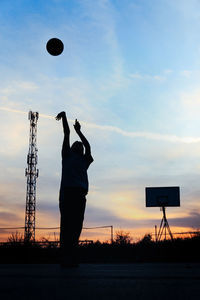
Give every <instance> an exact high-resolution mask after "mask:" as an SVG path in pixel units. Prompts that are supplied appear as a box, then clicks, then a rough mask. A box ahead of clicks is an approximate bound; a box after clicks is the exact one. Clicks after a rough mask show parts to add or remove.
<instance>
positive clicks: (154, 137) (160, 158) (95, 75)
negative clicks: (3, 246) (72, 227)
mask: <svg viewBox="0 0 200 300" xmlns="http://www.w3.org/2000/svg"><path fill="white" fill-rule="evenodd" d="M199 31H200V2H199V1H198V0H190V1H187V0H176V1H174V0H152V1H147V0H140V1H139V0H123V1H120V0H97V1H93V0H81V1H78V0H76V1H75V0H48V1H42V0H29V1H25V0H18V1H15V0H1V3H0V44H1V47H0V70H1V72H0V127H1V130H0V139H1V147H0V168H1V173H0V228H3V227H23V226H24V222H25V198H26V178H25V176H24V173H25V171H24V170H25V168H26V156H27V153H28V139H29V121H28V118H27V115H28V111H29V110H32V111H38V112H39V114H40V117H39V120H38V137H37V146H38V168H39V171H40V173H39V178H38V180H37V206H36V227H58V226H59V209H58V195H59V185H60V178H61V146H62V139H63V132H62V126H61V123H60V122H57V121H56V120H55V119H54V118H53V117H54V116H56V115H57V113H59V112H60V111H63V110H64V111H66V114H67V117H68V118H69V120H70V122H69V124H70V128H71V142H73V141H75V140H77V136H76V134H75V132H74V129H73V120H75V119H76V118H77V119H78V120H79V121H80V123H81V124H82V132H83V133H84V134H85V135H86V137H87V138H88V140H89V142H90V144H91V149H92V155H93V157H94V162H93V163H92V165H91V166H90V168H89V171H88V176H89V181H90V191H89V193H88V196H87V208H86V213H85V220H84V227H95V226H106V225H113V226H114V230H115V232H116V231H117V230H125V231H126V232H130V234H131V236H132V238H133V239H138V238H140V237H141V236H143V235H144V234H146V233H151V232H152V233H153V232H154V226H155V225H157V226H159V224H160V221H161V218H162V213H161V211H160V210H159V208H146V207H145V187H154V186H180V196H181V206H180V207H169V208H167V218H168V221H169V224H170V227H171V230H172V232H185V231H191V230H192V231H194V230H197V229H198V228H199V223H200V203H199V197H200V187H199V182H200V133H199V129H200V118H199V116H200V87H199V80H200V36H199ZM53 37H57V38H59V39H61V40H62V41H63V43H64V51H63V53H62V54H61V55H59V56H57V57H54V56H51V55H49V54H48V52H47V51H46V43H47V41H48V40H49V39H50V38H53ZM54 231H55V230H54ZM86 231H87V230H86ZM86 231H83V235H82V236H84V234H87V238H93V239H95V238H102V237H103V238H104V239H108V238H109V229H108V231H106V230H91V231H87V233H86ZM8 234H10V231H8V230H4V229H0V240H5V239H6V237H7V236H8ZM52 234H53V231H40V232H39V231H37V232H36V236H38V237H39V236H44V235H45V236H47V235H49V236H50V237H51V238H52ZM57 234H58V232H57V233H56V235H57Z"/></svg>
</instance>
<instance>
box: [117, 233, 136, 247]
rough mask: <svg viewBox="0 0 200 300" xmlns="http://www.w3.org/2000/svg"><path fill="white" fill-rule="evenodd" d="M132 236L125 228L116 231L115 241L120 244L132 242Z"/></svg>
mask: <svg viewBox="0 0 200 300" xmlns="http://www.w3.org/2000/svg"><path fill="white" fill-rule="evenodd" d="M131 240H132V238H131V237H130V233H129V232H125V231H123V230H119V231H116V233H115V239H114V243H115V244H118V245H127V244H130V243H131Z"/></svg>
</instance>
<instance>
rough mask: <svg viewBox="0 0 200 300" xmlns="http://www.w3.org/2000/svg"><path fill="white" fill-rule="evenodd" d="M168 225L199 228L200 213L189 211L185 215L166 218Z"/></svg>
mask: <svg viewBox="0 0 200 300" xmlns="http://www.w3.org/2000/svg"><path fill="white" fill-rule="evenodd" d="M168 220H169V224H170V226H177V227H190V228H194V229H199V228H200V213H199V212H196V211H190V212H189V213H188V215H187V216H185V217H181V218H179V217H177V218H168Z"/></svg>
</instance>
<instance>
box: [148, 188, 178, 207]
mask: <svg viewBox="0 0 200 300" xmlns="http://www.w3.org/2000/svg"><path fill="white" fill-rule="evenodd" d="M145 192H146V207H167V206H180V188H179V187H178V186H171V187H146V190H145Z"/></svg>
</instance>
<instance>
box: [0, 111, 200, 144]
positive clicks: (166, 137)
mask: <svg viewBox="0 0 200 300" xmlns="http://www.w3.org/2000/svg"><path fill="white" fill-rule="evenodd" d="M0 110H4V111H9V112H14V113H22V114H27V112H24V111H20V110H15V109H12V108H7V107H0ZM40 117H43V118H48V119H54V117H53V116H50V115H46V114H40ZM69 122H71V123H73V122H74V120H72V119H69ZM81 123H82V124H83V125H84V126H86V127H88V128H92V129H98V130H105V131H110V132H114V133H118V134H120V135H123V136H125V137H129V138H146V139H150V140H161V141H166V142H172V143H186V144H191V143H199V142H200V137H179V136H176V135H166V134H159V133H153V132H137V131H126V130H123V129H121V128H119V127H116V126H110V125H98V124H95V123H88V122H85V121H81Z"/></svg>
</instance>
